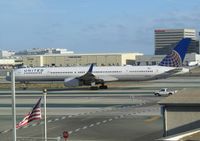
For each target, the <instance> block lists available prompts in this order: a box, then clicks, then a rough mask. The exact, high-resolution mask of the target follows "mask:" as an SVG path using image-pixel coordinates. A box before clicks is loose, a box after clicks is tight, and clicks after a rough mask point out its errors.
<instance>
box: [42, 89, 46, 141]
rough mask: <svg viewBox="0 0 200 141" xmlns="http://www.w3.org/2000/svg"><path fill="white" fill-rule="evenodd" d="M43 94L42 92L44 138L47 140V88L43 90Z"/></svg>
mask: <svg viewBox="0 0 200 141" xmlns="http://www.w3.org/2000/svg"><path fill="white" fill-rule="evenodd" d="M43 94H44V140H45V141H47V109H46V108H47V107H46V100H47V99H46V96H47V89H44V90H43Z"/></svg>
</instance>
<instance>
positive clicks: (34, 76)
mask: <svg viewBox="0 0 200 141" xmlns="http://www.w3.org/2000/svg"><path fill="white" fill-rule="evenodd" d="M173 69H175V67H165V66H103V67H97V66H96V67H94V68H93V71H92V74H94V75H95V77H96V78H99V79H102V78H103V79H104V81H105V82H108V81H144V80H154V79H160V78H166V77H169V74H167V73H166V72H167V71H170V70H173ZM87 71H88V67H47V68H44V67H40V68H20V69H16V70H15V79H16V81H21V82H23V81H64V80H65V79H66V78H74V77H80V76H82V75H84V74H85V73H86V72H87ZM188 71H189V70H188V69H186V68H183V69H182V71H181V72H179V74H180V73H186V72H188Z"/></svg>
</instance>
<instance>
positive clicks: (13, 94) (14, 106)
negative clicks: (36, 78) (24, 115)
mask: <svg viewBox="0 0 200 141" xmlns="http://www.w3.org/2000/svg"><path fill="white" fill-rule="evenodd" d="M11 80H12V85H11V87H12V88H11V89H12V117H13V141H17V134H16V103H15V70H14V69H13V70H12V72H11Z"/></svg>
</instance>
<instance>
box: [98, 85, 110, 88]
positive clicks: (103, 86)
mask: <svg viewBox="0 0 200 141" xmlns="http://www.w3.org/2000/svg"><path fill="white" fill-rule="evenodd" d="M99 89H108V86H107V85H102V86H99Z"/></svg>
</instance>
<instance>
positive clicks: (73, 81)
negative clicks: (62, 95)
mask: <svg viewBox="0 0 200 141" xmlns="http://www.w3.org/2000/svg"><path fill="white" fill-rule="evenodd" d="M64 85H65V86H66V87H77V86H80V83H79V80H78V79H77V78H65V80H64Z"/></svg>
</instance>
